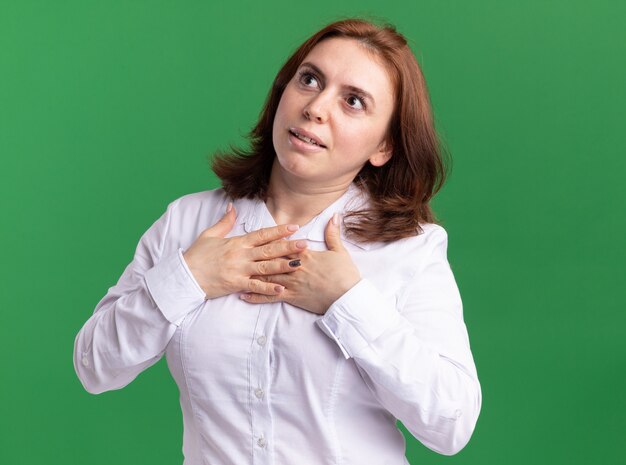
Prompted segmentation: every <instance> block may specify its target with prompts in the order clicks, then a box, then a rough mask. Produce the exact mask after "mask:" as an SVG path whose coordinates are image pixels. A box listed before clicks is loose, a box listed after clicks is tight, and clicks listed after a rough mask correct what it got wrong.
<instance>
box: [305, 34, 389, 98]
mask: <svg viewBox="0 0 626 465" xmlns="http://www.w3.org/2000/svg"><path fill="white" fill-rule="evenodd" d="M307 62H309V63H313V64H314V65H316V66H317V67H318V68H320V69H321V71H322V72H323V73H324V76H325V77H326V78H328V79H329V80H330V79H338V80H341V81H346V82H345V84H347V85H354V86H357V87H363V88H364V90H367V91H369V92H376V93H388V94H391V93H393V84H392V80H391V77H390V75H389V70H388V69H387V67H386V66H385V63H384V61H383V59H382V58H381V57H380V56H379V55H378V54H377V52H376V51H374V50H372V49H370V48H368V47H367V46H366V45H364V44H362V43H361V42H359V41H357V40H355V39H349V38H343V37H341V38H338V37H333V38H330V39H325V40H323V41H322V42H320V43H318V44H317V45H316V46H315V47H314V48H313V49H312V50H311V51H310V52H309V54H308V55H307V56H306V57H305V59H304V61H303V63H307Z"/></svg>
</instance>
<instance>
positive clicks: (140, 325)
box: [74, 201, 205, 394]
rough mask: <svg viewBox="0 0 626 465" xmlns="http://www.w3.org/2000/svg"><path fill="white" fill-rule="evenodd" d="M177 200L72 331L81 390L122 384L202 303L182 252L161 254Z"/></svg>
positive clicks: (156, 357) (159, 351)
mask: <svg viewBox="0 0 626 465" xmlns="http://www.w3.org/2000/svg"><path fill="white" fill-rule="evenodd" d="M177 203H178V201H176V202H173V203H172V204H170V206H169V207H168V209H167V211H166V213H165V214H164V215H163V216H162V217H161V218H160V219H159V220H157V221H156V222H155V223H154V224H153V225H152V227H150V229H148V231H146V233H145V234H144V235H143V236H142V237H141V240H140V241H139V244H138V246H137V249H136V252H135V255H134V258H133V260H132V262H131V263H130V264H129V265H128V266H127V267H126V270H125V271H124V273H123V274H122V276H121V277H120V279H119V281H118V282H117V284H116V285H115V286H113V287H112V288H110V289H109V291H108V292H107V294H106V295H105V296H104V298H103V299H102V300H101V301H100V302H99V303H98V305H97V306H96V308H95V311H94V313H93V315H92V316H91V318H89V320H88V321H87V322H86V323H85V325H84V326H83V328H82V329H81V330H80V332H79V333H78V335H77V336H76V340H75V343H74V368H75V370H76V374H77V375H78V378H79V379H80V381H81V383H82V384H83V386H84V387H85V389H86V390H87V391H88V392H90V393H92V394H99V393H101V392H104V391H108V390H112V389H120V388H122V387H124V386H126V385H127V384H128V383H130V382H131V381H132V380H133V379H135V377H137V375H138V374H139V373H140V372H142V371H143V370H145V369H146V368H148V367H150V366H151V365H153V364H154V363H156V362H157V361H158V360H159V359H160V358H161V356H162V355H163V352H164V351H165V348H166V346H167V344H168V342H169V341H170V339H171V337H172V336H173V334H174V332H175V330H176V327H177V325H178V324H180V322H181V321H182V319H183V318H184V316H185V315H186V314H187V313H188V312H190V311H192V310H194V309H196V308H198V307H199V306H200V305H202V304H203V303H204V296H205V294H204V292H203V291H202V289H200V288H199V287H198V285H197V284H196V283H195V281H194V280H193V279H192V276H191V274H190V272H189V270H188V268H187V267H186V265H185V261H184V260H183V257H182V251H181V250H180V249H179V250H178V251H177V252H175V253H172V254H169V255H168V256H166V257H162V253H163V248H164V244H165V240H166V238H167V235H168V229H169V224H170V221H171V216H172V213H173V211H174V210H175V209H176V206H177Z"/></svg>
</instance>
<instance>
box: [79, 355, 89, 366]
mask: <svg viewBox="0 0 626 465" xmlns="http://www.w3.org/2000/svg"><path fill="white" fill-rule="evenodd" d="M80 362H81V363H82V364H83V366H84V367H88V366H89V359H88V358H87V357H83V359H82V360H81V361H80Z"/></svg>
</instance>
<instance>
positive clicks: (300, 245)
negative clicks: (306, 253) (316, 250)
mask: <svg viewBox="0 0 626 465" xmlns="http://www.w3.org/2000/svg"><path fill="white" fill-rule="evenodd" d="M296 247H297V248H299V249H306V241H297V242H296Z"/></svg>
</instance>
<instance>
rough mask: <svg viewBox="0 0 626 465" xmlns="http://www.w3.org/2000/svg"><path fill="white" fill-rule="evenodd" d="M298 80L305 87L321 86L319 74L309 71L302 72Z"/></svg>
mask: <svg viewBox="0 0 626 465" xmlns="http://www.w3.org/2000/svg"><path fill="white" fill-rule="evenodd" d="M298 82H299V83H300V84H302V85H303V86H305V87H319V82H318V79H317V76H315V74H313V73H310V72H308V71H302V72H300V75H299V76H298Z"/></svg>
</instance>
